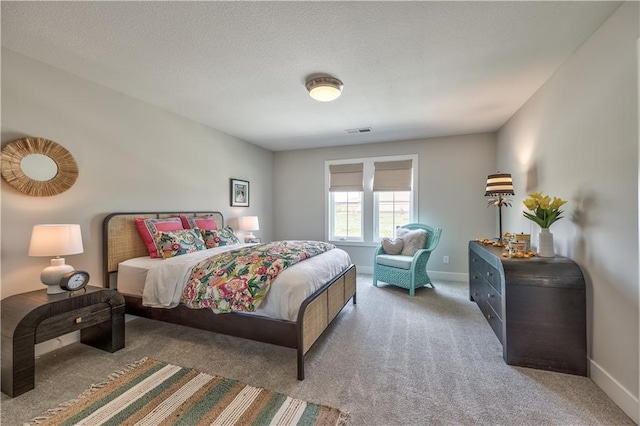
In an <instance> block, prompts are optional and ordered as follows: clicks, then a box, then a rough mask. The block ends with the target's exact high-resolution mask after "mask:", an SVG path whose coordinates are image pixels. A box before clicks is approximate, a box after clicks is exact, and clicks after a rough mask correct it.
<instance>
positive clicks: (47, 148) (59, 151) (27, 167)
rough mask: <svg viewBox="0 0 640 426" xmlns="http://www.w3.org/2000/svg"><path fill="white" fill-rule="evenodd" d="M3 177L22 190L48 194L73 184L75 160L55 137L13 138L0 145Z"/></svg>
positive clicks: (58, 191)
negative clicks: (52, 138)
mask: <svg viewBox="0 0 640 426" xmlns="http://www.w3.org/2000/svg"><path fill="white" fill-rule="evenodd" d="M49 160H51V161H49ZM52 162H53V164H52ZM2 177H3V178H4V180H6V181H7V183H8V184H9V185H11V186H13V187H14V188H15V189H17V190H18V191H20V192H22V193H24V194H28V195H33V196H35V197H48V196H51V195H57V194H60V193H62V192H64V191H66V190H67V189H69V188H71V187H72V186H73V184H74V183H75V182H76V179H78V164H77V163H76V160H75V159H74V158H73V156H72V155H71V153H70V152H69V151H67V150H66V149H65V148H64V147H63V146H62V145H60V144H58V143H56V142H54V141H50V140H49V139H44V138H22V139H16V140H15V141H13V142H9V143H8V144H6V145H5V146H4V148H2Z"/></svg>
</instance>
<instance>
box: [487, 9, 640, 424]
mask: <svg viewBox="0 0 640 426" xmlns="http://www.w3.org/2000/svg"><path fill="white" fill-rule="evenodd" d="M637 9H638V3H636V2H633V3H631V2H630V3H626V4H623V6H621V8H620V9H618V10H617V11H616V12H615V13H614V14H613V15H612V16H611V17H610V19H609V20H607V21H606V22H605V23H604V24H603V25H602V27H601V28H600V29H599V30H598V31H597V32H596V33H594V34H593V35H592V36H591V38H590V39H589V40H587V42H586V43H585V44H584V45H583V46H582V47H581V48H580V49H579V50H578V51H576V53H575V54H574V55H573V56H572V57H571V58H570V59H569V60H568V61H567V62H566V63H565V64H564V65H563V67H562V68H561V69H560V70H558V71H557V72H556V73H555V75H554V76H553V77H552V78H551V79H550V80H549V81H548V82H547V83H546V84H545V85H544V86H543V87H542V88H541V89H540V90H539V91H538V92H537V93H536V94H535V95H534V96H533V97H532V98H531V99H530V100H529V101H528V102H527V103H526V104H525V105H524V106H523V107H522V109H521V110H520V111H519V112H518V113H517V114H516V115H515V116H514V117H512V118H511V120H509V122H508V123H507V124H506V125H505V126H504V128H503V129H501V130H500V131H499V132H498V166H499V167H500V168H501V169H503V170H504V171H505V172H511V173H512V174H513V179H514V184H515V188H516V192H517V195H516V197H515V201H516V204H517V205H519V206H520V208H514V209H511V210H508V211H507V216H506V220H505V223H506V224H507V228H509V229H512V230H515V231H525V232H527V231H531V232H532V233H537V232H538V229H537V227H534V226H532V224H531V222H530V221H528V220H526V219H524V218H523V217H522V215H521V213H520V211H521V210H522V205H521V204H520V202H521V201H522V199H523V198H524V197H525V196H526V193H527V192H528V191H532V190H544V191H545V193H548V194H550V195H553V196H560V197H562V198H564V199H568V200H569V203H568V204H567V205H566V209H565V210H566V214H565V218H564V219H562V220H561V221H559V222H557V223H556V224H554V225H553V226H552V227H551V231H552V232H553V234H554V237H555V240H556V251H557V253H559V254H561V255H565V256H569V257H571V258H572V259H574V260H575V261H577V262H578V263H579V265H580V266H581V267H582V268H583V271H584V273H585V277H586V279H587V285H588V294H587V304H588V306H587V308H588V339H589V358H590V360H591V371H590V374H591V377H592V379H593V380H594V381H595V382H596V383H598V385H599V386H601V387H602V388H603V389H604V390H605V391H606V392H607V393H608V394H609V395H611V396H612V398H613V399H614V400H615V401H616V403H618V404H619V405H620V406H621V407H622V408H623V409H624V410H625V411H626V412H627V413H628V414H629V415H630V416H631V417H632V418H634V420H635V421H636V422H637V421H638V238H637V235H638V99H637V94H638V87H637V84H638V73H637V57H636V55H637V50H636V41H637V39H638V35H639V29H638V27H639V25H638V10H637Z"/></svg>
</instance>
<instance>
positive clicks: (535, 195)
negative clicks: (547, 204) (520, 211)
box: [529, 191, 542, 200]
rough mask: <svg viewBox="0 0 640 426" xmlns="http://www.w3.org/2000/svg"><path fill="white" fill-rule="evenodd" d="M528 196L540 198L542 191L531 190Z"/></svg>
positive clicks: (535, 198)
mask: <svg viewBox="0 0 640 426" xmlns="http://www.w3.org/2000/svg"><path fill="white" fill-rule="evenodd" d="M529 197H531V198H533V199H534V200H540V199H541V198H542V191H538V192H532V193H531V194H529Z"/></svg>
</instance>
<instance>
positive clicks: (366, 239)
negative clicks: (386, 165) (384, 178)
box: [324, 154, 420, 247]
mask: <svg viewBox="0 0 640 426" xmlns="http://www.w3.org/2000/svg"><path fill="white" fill-rule="evenodd" d="M402 160H412V161H413V166H412V167H413V169H412V179H413V182H412V197H411V201H410V203H411V207H410V211H411V221H412V222H417V221H418V217H419V216H418V212H419V209H418V205H419V203H418V201H419V198H418V194H419V178H418V177H419V169H420V164H419V162H418V154H403V155H389V156H377V157H359V158H346V159H340V160H325V162H324V165H325V166H324V168H325V174H324V176H325V192H324V194H325V198H324V205H325V209H324V211H325V220H324V222H325V239H326V241H329V242H331V243H334V244H336V245H350V246H368V247H371V246H376V245H378V244H380V240H379V239H378V240H375V239H374V236H375V235H376V230H375V227H376V224H375V217H374V216H375V213H374V209H375V205H374V192H373V173H374V167H373V163H374V162H376V161H402ZM350 163H363V165H364V167H363V173H364V192H363V196H362V215H363V216H362V239H361V240H353V239H350V240H335V239H334V240H332V239H330V237H331V226H332V220H333V219H332V212H331V207H332V205H331V198H330V197H331V196H330V194H329V186H330V179H331V174H330V173H329V166H331V165H334V164H350Z"/></svg>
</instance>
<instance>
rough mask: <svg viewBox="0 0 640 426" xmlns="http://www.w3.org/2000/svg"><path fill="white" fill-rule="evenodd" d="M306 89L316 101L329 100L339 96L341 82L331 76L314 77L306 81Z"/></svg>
mask: <svg viewBox="0 0 640 426" xmlns="http://www.w3.org/2000/svg"><path fill="white" fill-rule="evenodd" d="M307 90H308V91H309V96H311V97H312V98H313V99H315V100H316V101H320V102H331V101H334V100H336V99H338V98H339V97H340V93H342V82H341V81H340V80H338V79H337V78H333V77H316V78H312V79H310V80H309V81H307Z"/></svg>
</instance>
